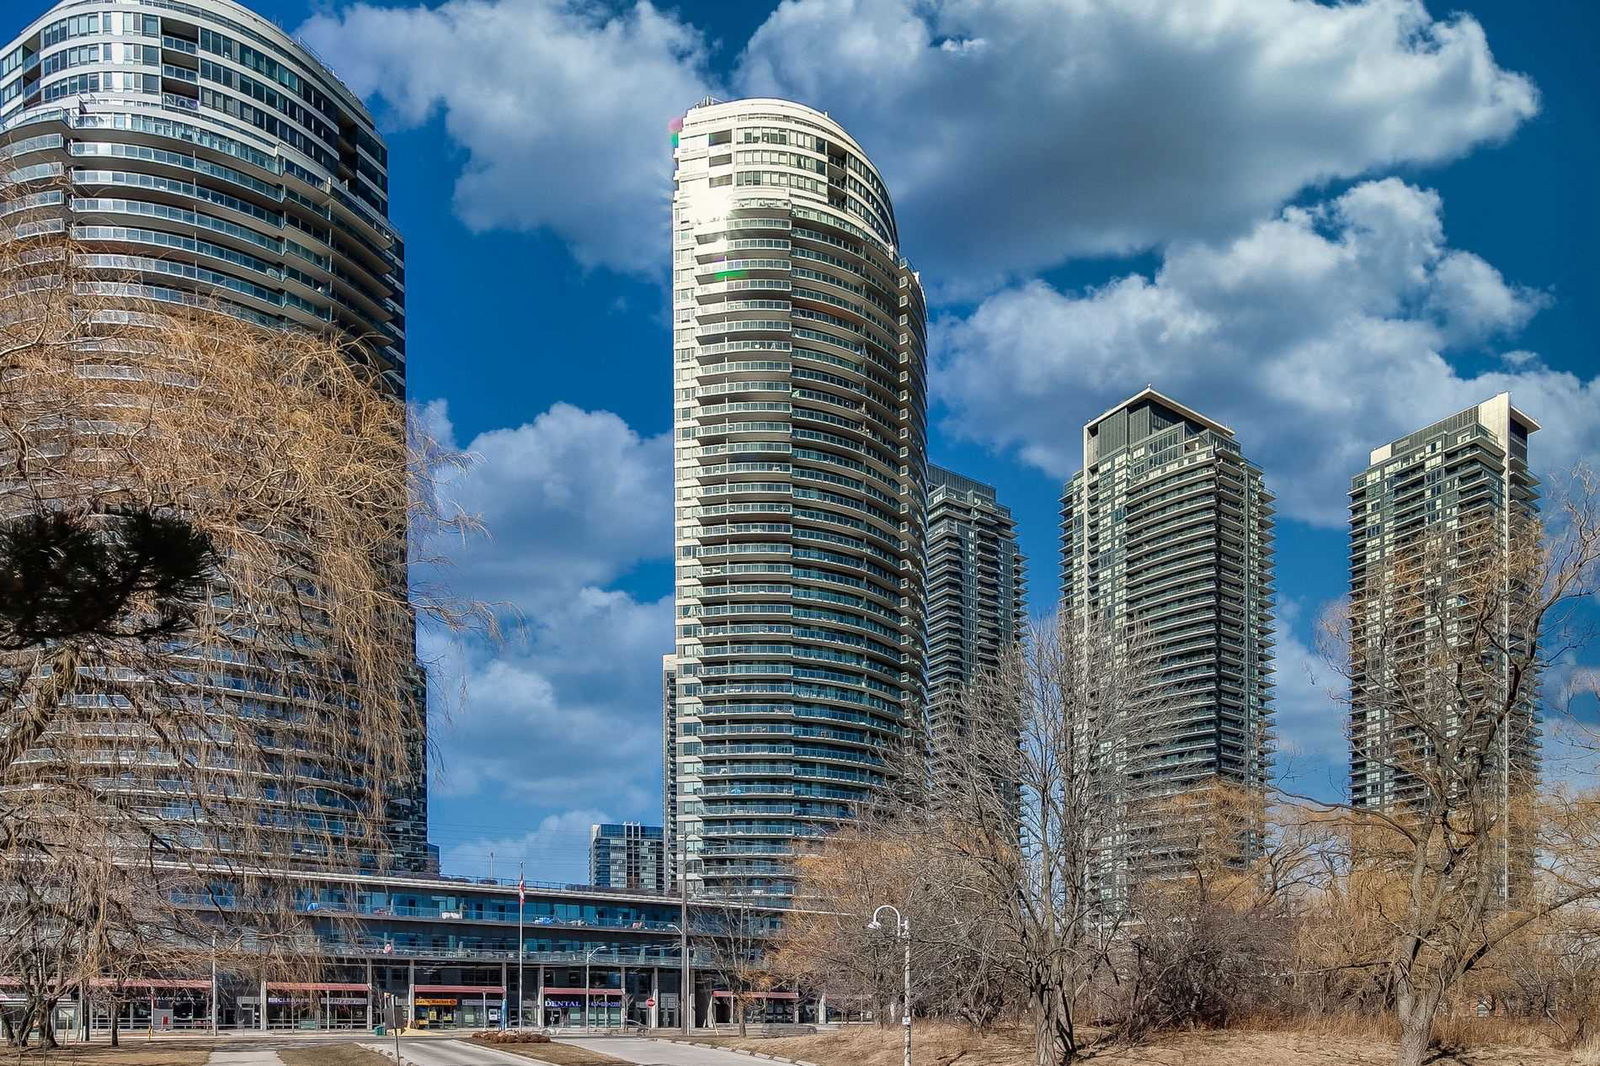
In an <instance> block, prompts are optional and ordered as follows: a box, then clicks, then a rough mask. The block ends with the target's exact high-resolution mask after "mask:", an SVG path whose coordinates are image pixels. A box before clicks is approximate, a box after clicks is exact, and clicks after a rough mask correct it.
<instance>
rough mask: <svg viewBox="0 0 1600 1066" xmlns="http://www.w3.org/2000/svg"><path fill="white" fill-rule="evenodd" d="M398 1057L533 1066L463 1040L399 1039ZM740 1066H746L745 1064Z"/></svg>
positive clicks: (437, 1063) (387, 1043) (377, 1044)
mask: <svg viewBox="0 0 1600 1066" xmlns="http://www.w3.org/2000/svg"><path fill="white" fill-rule="evenodd" d="M361 1046H362V1047H369V1048H372V1049H374V1050H377V1049H379V1048H382V1049H383V1050H384V1051H387V1052H388V1053H390V1054H393V1053H394V1040H393V1038H390V1039H388V1040H384V1041H377V1040H373V1041H364V1042H363V1043H362V1045H361ZM400 1056H401V1059H402V1060H403V1061H405V1062H406V1063H409V1064H411V1066H533V1060H531V1059H529V1058H527V1057H525V1056H523V1055H513V1054H511V1053H510V1052H509V1051H497V1050H496V1049H494V1048H492V1047H485V1046H483V1045H482V1044H473V1043H471V1042H469V1041H466V1040H440V1039H439V1038H438V1037H421V1038H412V1039H407V1038H406V1037H401V1038H400ZM743 1066H749V1063H748V1062H746V1063H744V1064H743Z"/></svg>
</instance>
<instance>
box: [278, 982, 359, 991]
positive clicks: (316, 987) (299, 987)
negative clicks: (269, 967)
mask: <svg viewBox="0 0 1600 1066" xmlns="http://www.w3.org/2000/svg"><path fill="white" fill-rule="evenodd" d="M267 991H268V992H366V991H368V988H367V986H366V985H363V984H352V983H350V982H341V981H268V982H267Z"/></svg>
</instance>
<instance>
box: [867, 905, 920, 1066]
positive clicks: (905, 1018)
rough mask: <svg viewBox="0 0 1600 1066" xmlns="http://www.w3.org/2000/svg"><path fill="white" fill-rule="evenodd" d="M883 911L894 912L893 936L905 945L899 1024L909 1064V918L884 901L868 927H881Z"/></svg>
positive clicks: (906, 1065)
mask: <svg viewBox="0 0 1600 1066" xmlns="http://www.w3.org/2000/svg"><path fill="white" fill-rule="evenodd" d="M884 911H890V912H892V913H893V914H894V933H895V936H897V937H899V938H900V940H901V942H902V943H903V944H904V945H905V951H906V961H905V972H904V973H903V974H902V976H903V978H904V981H905V984H904V987H903V989H902V990H901V993H900V1024H901V1026H902V1027H903V1028H904V1030H905V1066H911V919H910V918H907V917H906V916H905V915H903V914H901V913H900V909H899V908H898V907H895V906H892V905H891V904H888V903H885V904H884V905H883V906H881V907H879V908H878V909H877V910H875V911H873V912H872V921H870V922H868V923H867V928H868V929H882V928H883V923H882V922H880V921H878V915H880V914H882V913H883V912H884Z"/></svg>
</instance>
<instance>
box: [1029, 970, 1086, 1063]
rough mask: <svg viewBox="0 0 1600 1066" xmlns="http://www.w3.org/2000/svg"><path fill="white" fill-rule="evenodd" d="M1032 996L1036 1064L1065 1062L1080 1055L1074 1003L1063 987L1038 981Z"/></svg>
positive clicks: (1030, 1005)
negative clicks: (1062, 989) (1074, 1017)
mask: <svg viewBox="0 0 1600 1066" xmlns="http://www.w3.org/2000/svg"><path fill="white" fill-rule="evenodd" d="M1029 998H1030V999H1031V1001H1032V1002H1031V1003H1030V1004H1029V1007H1030V1009H1031V1010H1032V1012H1033V1040H1034V1059H1033V1061H1034V1066H1066V1064H1067V1063H1070V1062H1072V1061H1073V1060H1074V1059H1076V1058H1077V1057H1078V1044H1077V1035H1076V1034H1075V1033H1074V1032H1073V1026H1072V1007H1071V1005H1070V1004H1068V1003H1067V1001H1066V999H1065V998H1064V997H1063V996H1062V994H1061V990H1060V989H1057V988H1050V987H1046V986H1042V985H1035V986H1034V988H1033V990H1032V992H1031V994H1030V996H1029Z"/></svg>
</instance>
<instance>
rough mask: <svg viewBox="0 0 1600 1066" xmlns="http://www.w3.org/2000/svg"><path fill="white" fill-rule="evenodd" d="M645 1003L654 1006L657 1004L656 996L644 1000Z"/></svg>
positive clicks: (647, 1005)
mask: <svg viewBox="0 0 1600 1066" xmlns="http://www.w3.org/2000/svg"><path fill="white" fill-rule="evenodd" d="M644 1005H645V1006H646V1007H654V1006H655V1005H656V997H654V996H651V997H650V998H649V999H647V1000H645V1001H644Z"/></svg>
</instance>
